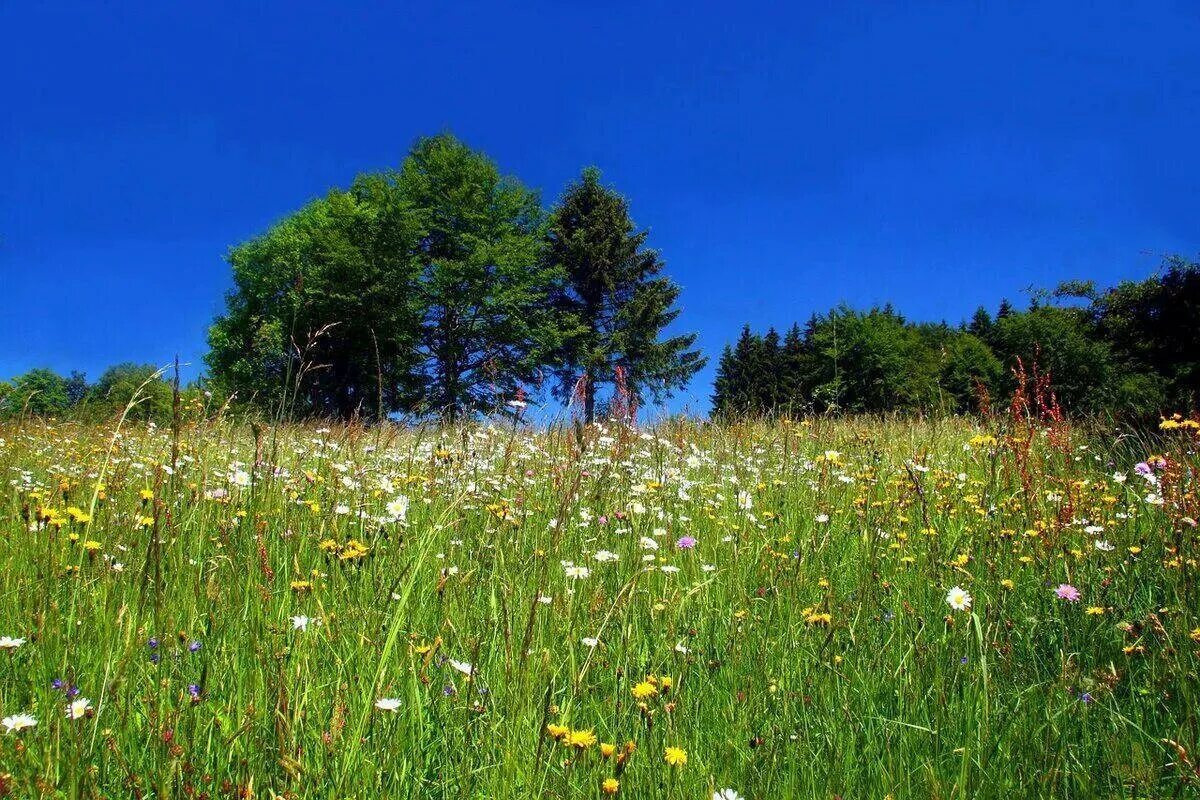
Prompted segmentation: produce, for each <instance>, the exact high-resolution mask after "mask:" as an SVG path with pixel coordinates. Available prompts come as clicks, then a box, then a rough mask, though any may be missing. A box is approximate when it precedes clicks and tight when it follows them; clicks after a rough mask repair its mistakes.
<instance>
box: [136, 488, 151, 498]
mask: <svg viewBox="0 0 1200 800" xmlns="http://www.w3.org/2000/svg"><path fill="white" fill-rule="evenodd" d="M139 494H140V495H141V498H142V499H143V500H153V499H154V492H152V491H151V490H149V489H142V491H141V492H139Z"/></svg>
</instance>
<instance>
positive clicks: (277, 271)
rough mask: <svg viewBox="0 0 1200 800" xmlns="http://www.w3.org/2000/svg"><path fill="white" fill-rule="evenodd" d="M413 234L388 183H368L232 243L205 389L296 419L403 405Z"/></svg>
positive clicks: (412, 308) (407, 392)
mask: <svg viewBox="0 0 1200 800" xmlns="http://www.w3.org/2000/svg"><path fill="white" fill-rule="evenodd" d="M418 234H419V228H418V227H417V225H416V220H415V218H414V215H413V213H412V210H411V208H409V207H408V206H407V205H406V204H405V200H404V198H403V195H402V193H401V192H400V190H399V187H398V186H397V185H396V183H395V181H394V180H393V179H392V178H391V177H389V176H365V177H363V178H360V179H359V180H357V181H356V182H355V183H354V185H353V186H352V187H351V188H350V189H349V190H348V191H337V190H335V191H331V192H330V193H329V194H328V195H327V196H326V197H324V198H322V199H320V200H315V201H313V202H311V203H309V204H308V205H307V206H305V207H304V208H303V209H301V210H300V211H299V212H297V213H295V214H293V215H292V216H291V217H289V218H287V219H286V220H284V221H282V222H281V223H279V224H278V225H276V226H274V227H273V228H271V230H269V231H268V232H267V233H265V234H263V235H262V236H259V237H257V238H255V239H252V240H250V241H248V242H246V243H244V244H241V245H239V246H237V247H235V248H234V249H233V250H232V251H231V252H230V254H229V263H230V265H231V266H232V267H233V280H234V289H233V291H231V292H230V293H229V295H228V297H227V298H226V305H227V310H226V313H225V314H224V315H222V316H221V317H220V318H218V319H217V321H216V322H215V323H214V324H213V326H212V328H211V329H210V330H209V337H208V338H209V347H210V350H209V353H208V355H207V356H206V358H205V360H206V362H207V364H208V367H209V370H210V372H211V378H212V382H213V383H214V384H215V385H216V386H217V387H219V389H220V390H221V391H223V392H224V393H226V394H234V395H236V396H238V397H239V398H240V399H241V400H242V401H246V402H253V403H257V404H259V405H262V406H264V407H268V408H277V407H279V406H280V403H283V404H284V405H287V406H288V407H289V408H288V410H290V411H295V412H298V413H301V414H314V415H328V416H340V417H349V416H351V415H353V414H355V413H366V414H377V415H382V414H384V413H387V412H389V411H392V410H395V409H397V408H400V407H402V406H403V405H404V404H405V402H406V401H408V400H409V399H410V398H411V393H412V390H413V388H414V387H413V385H412V374H411V369H412V366H413V363H414V360H415V359H414V356H413V353H414V350H415V344H416V335H417V327H418V322H419V317H418V311H417V304H416V299H415V297H414V292H413V289H414V285H415V283H414V282H415V279H416V265H415V264H414V263H413V260H412V258H411V256H410V250H411V248H412V246H413V242H414V241H415V239H416V237H417V236H418ZM280 398H283V400H282V401H281V400H280Z"/></svg>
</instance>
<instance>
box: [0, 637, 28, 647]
mask: <svg viewBox="0 0 1200 800" xmlns="http://www.w3.org/2000/svg"><path fill="white" fill-rule="evenodd" d="M23 644H25V640H24V639H14V638H13V637H11V636H0V650H16V649H17V648H18V647H20V646H21V645H23Z"/></svg>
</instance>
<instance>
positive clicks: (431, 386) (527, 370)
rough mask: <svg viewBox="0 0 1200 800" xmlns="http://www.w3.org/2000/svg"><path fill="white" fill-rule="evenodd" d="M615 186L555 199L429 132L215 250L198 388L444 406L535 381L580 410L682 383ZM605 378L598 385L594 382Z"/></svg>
mask: <svg viewBox="0 0 1200 800" xmlns="http://www.w3.org/2000/svg"><path fill="white" fill-rule="evenodd" d="M646 239H647V232H646V231H644V230H639V229H638V228H637V227H636V226H635V225H634V223H633V221H632V220H631V218H630V215H629V207H628V203H627V202H626V200H625V198H624V197H622V196H621V195H620V194H618V193H617V192H616V191H615V190H613V189H612V188H610V187H608V186H605V185H604V184H603V183H601V181H600V174H599V172H597V171H596V170H595V169H586V170H584V171H583V173H582V174H581V175H580V177H579V178H578V180H576V181H575V182H573V183H572V184H570V185H569V186H568V188H567V190H566V192H565V194H564V195H563V196H562V198H561V199H560V201H559V202H558V203H557V204H556V205H555V206H554V207H553V208H550V209H546V208H544V207H543V205H542V203H541V200H540V198H539V196H538V195H537V193H536V192H534V191H532V190H530V189H528V188H526V187H525V186H524V185H523V184H522V183H521V182H520V181H519V180H517V179H516V178H513V177H507V176H504V175H502V174H501V173H500V171H499V170H498V168H497V167H496V165H495V164H494V163H493V162H492V161H491V160H490V159H489V158H488V157H487V156H486V155H484V154H483V153H480V152H477V151H475V150H472V149H470V148H469V147H467V146H466V145H464V144H463V143H462V142H460V141H459V140H457V139H455V138H454V137H453V136H451V135H448V134H444V135H440V136H434V137H430V138H424V139H421V140H419V141H417V143H416V144H415V145H414V146H413V148H412V149H411V151H410V152H409V153H408V155H407V157H406V158H405V159H404V161H403V163H402V164H401V165H400V166H399V168H398V169H395V170H388V171H384V172H379V173H374V174H368V175H362V176H360V177H359V178H358V179H357V180H355V181H354V182H353V184H351V186H350V187H349V188H348V189H344V190H342V189H337V190H334V191H331V192H329V194H328V195H326V196H325V197H323V198H320V199H318V200H314V201H313V202H311V203H309V204H308V205H306V206H305V207H304V208H302V209H300V210H299V211H297V212H296V213H294V214H292V215H291V216H289V217H287V218H286V219H284V220H283V221H281V222H280V223H279V224H277V225H275V226H274V227H272V228H271V229H270V230H268V231H267V232H265V233H263V234H262V235H261V236H258V237H256V238H254V239H252V240H250V241H248V242H245V243H243V244H240V245H238V246H236V247H234V248H233V249H232V251H231V252H230V254H229V263H230V264H231V265H232V267H233V280H234V288H233V290H232V291H231V292H230V293H229V295H228V297H227V303H226V306H227V308H226V312H225V313H224V314H223V315H222V316H221V317H220V318H218V319H217V320H216V322H215V323H214V324H213V326H212V328H211V330H210V331H209V336H208V340H209V345H210V351H209V353H208V356H207V357H206V361H207V364H208V369H209V376H208V377H209V380H210V382H211V385H212V386H213V387H214V388H215V389H217V390H219V391H221V392H223V393H225V394H227V395H228V396H230V397H232V398H234V400H235V402H239V403H243V404H250V405H255V406H259V407H262V408H264V409H266V410H268V411H271V412H279V413H285V414H287V415H289V416H292V415H300V416H309V415H311V416H325V417H341V418H348V417H352V416H364V417H376V418H382V417H386V416H388V415H391V414H395V413H404V414H416V415H425V414H431V415H441V416H445V417H448V418H451V419H453V418H457V417H460V416H463V415H468V414H474V413H492V412H496V411H505V410H511V408H513V407H519V406H520V405H521V404H522V403H523V402H524V399H523V398H524V397H525V396H526V395H529V394H539V393H541V392H543V391H549V392H551V393H552V394H553V395H554V396H556V397H558V398H559V399H560V400H563V401H577V402H578V408H580V409H581V410H582V412H583V414H584V415H585V416H586V418H587V420H588V421H591V420H592V419H593V417H594V416H595V414H596V413H597V410H598V409H599V408H602V407H604V406H605V405H610V406H612V407H614V408H615V407H619V408H620V410H622V411H623V412H625V413H628V412H629V411H631V410H633V409H634V408H635V407H636V406H637V405H638V404H639V403H641V402H644V401H645V400H647V399H652V400H655V401H660V400H662V399H665V398H666V397H667V396H669V395H670V394H671V393H672V392H673V391H674V390H676V389H678V388H681V387H683V386H685V385H686V384H687V382H688V380H689V379H690V378H691V377H692V375H693V374H695V372H696V371H697V370H698V369H700V368H701V367H702V366H703V365H704V358H703V357H702V356H701V355H700V353H699V351H697V350H696V349H695V348H694V346H693V345H694V343H695V339H696V337H695V335H694V334H686V335H674V336H669V335H666V334H665V329H666V328H667V326H668V325H669V324H670V323H671V322H673V321H674V320H675V318H676V317H677V316H678V314H679V310H678V308H677V307H676V301H677V299H678V296H679V287H678V286H677V285H676V284H675V283H673V282H672V281H671V280H670V279H669V278H667V277H666V276H665V275H663V274H662V269H663V262H662V259H661V257H660V256H659V255H658V253H657V252H655V251H654V250H651V249H649V248H647V247H646ZM606 384H607V385H609V386H611V387H612V389H611V391H605V390H604V389H603V387H604V386H605V385H606Z"/></svg>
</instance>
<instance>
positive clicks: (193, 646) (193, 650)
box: [188, 642, 204, 653]
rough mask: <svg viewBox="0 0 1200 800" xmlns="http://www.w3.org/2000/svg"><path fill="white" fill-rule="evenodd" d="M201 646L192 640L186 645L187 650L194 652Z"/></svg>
mask: <svg viewBox="0 0 1200 800" xmlns="http://www.w3.org/2000/svg"><path fill="white" fill-rule="evenodd" d="M203 646H204V645H202V644H200V642H192V643H191V644H189V645H188V651H190V652H192V653H195V652H196V651H197V650H199V649H200V648H201V647H203Z"/></svg>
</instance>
